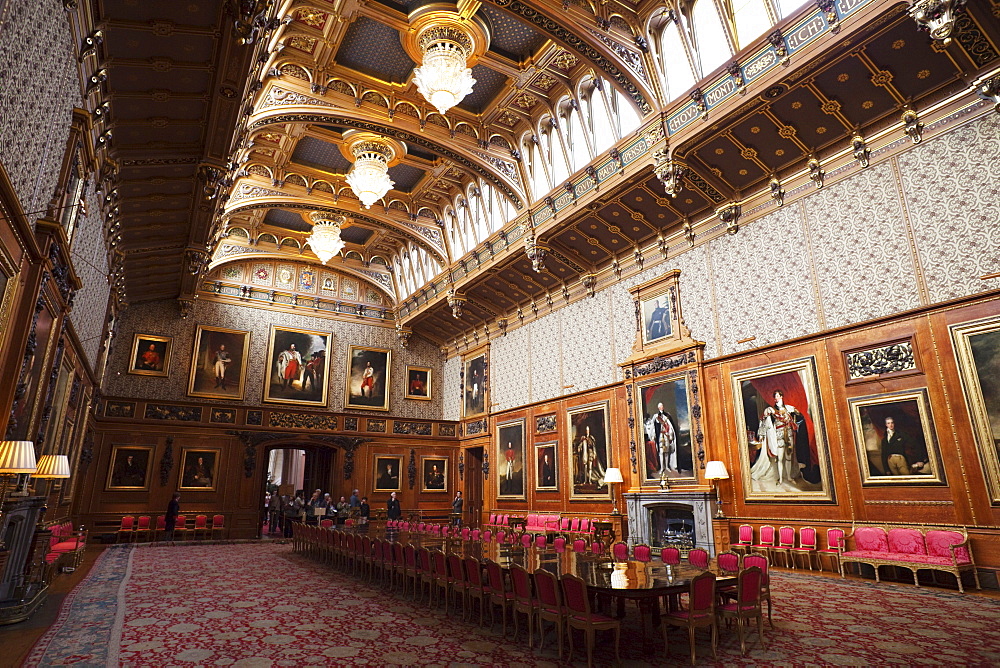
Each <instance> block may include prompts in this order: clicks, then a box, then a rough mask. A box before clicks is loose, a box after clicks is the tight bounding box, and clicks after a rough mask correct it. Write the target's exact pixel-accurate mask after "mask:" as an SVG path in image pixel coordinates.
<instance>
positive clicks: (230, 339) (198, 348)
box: [187, 325, 250, 401]
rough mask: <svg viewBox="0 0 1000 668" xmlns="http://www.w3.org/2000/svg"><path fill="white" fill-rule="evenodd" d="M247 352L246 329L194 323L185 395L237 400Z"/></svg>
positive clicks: (245, 373)
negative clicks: (189, 368)
mask: <svg viewBox="0 0 1000 668" xmlns="http://www.w3.org/2000/svg"><path fill="white" fill-rule="evenodd" d="M249 355H250V332H247V331H243V330H238V329H225V328H222V327H209V326H207V325H198V326H197V328H196V329H195V333H194V349H193V350H192V352H191V370H190V372H189V374H188V391H187V393H188V396H189V397H207V398H210V399H232V400H234V401H241V400H242V399H243V394H244V391H245V387H246V377H247V359H248V357H249Z"/></svg>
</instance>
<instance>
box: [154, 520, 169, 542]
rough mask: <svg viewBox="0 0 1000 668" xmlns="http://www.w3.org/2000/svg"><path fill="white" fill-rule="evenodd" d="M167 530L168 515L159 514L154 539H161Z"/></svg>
mask: <svg viewBox="0 0 1000 668" xmlns="http://www.w3.org/2000/svg"><path fill="white" fill-rule="evenodd" d="M166 530H167V516H166V515H157V516H156V530H155V531H154V533H153V540H160V538H161V537H162V536H163V534H164V533H165V532H166Z"/></svg>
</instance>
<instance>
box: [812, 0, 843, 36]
mask: <svg viewBox="0 0 1000 668" xmlns="http://www.w3.org/2000/svg"><path fill="white" fill-rule="evenodd" d="M816 6H817V7H819V10H820V11H821V12H823V14H824V15H826V24H827V25H828V26H830V34H831V35H836V34H837V33H838V32H840V17H839V16H837V9H836V1H835V0H816Z"/></svg>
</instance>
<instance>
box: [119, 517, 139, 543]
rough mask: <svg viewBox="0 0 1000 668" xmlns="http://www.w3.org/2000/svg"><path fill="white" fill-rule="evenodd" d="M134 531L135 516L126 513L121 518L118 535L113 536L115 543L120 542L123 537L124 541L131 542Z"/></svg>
mask: <svg viewBox="0 0 1000 668" xmlns="http://www.w3.org/2000/svg"><path fill="white" fill-rule="evenodd" d="M134 533H135V518H134V517H132V516H131V515H126V516H125V517H123V518H122V523H121V526H119V527H118V536H117V538H115V542H116V543H120V542H122V539H123V538H124V539H125V540H126V541H128V542H131V541H132V537H133V535H134Z"/></svg>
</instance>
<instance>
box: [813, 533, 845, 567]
mask: <svg viewBox="0 0 1000 668" xmlns="http://www.w3.org/2000/svg"><path fill="white" fill-rule="evenodd" d="M845 535H846V534H845V532H844V530H843V529H838V528H832V529H827V530H826V547H824V548H822V549H817V550H816V562H817V563H818V564H819V569H820V570H823V558H824V557H830V563H831V565H832V566H833V571H834V572H836V571H840V573H841V575H843V571H842V570H841V568H840V553H841V552H843V551H844V536H845Z"/></svg>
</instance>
